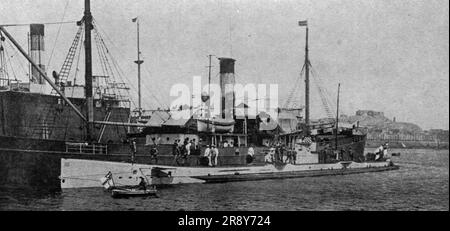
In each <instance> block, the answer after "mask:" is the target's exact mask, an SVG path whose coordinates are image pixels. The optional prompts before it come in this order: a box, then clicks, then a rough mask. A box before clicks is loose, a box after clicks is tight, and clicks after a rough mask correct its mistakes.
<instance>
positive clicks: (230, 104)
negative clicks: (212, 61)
mask: <svg viewBox="0 0 450 231" xmlns="http://www.w3.org/2000/svg"><path fill="white" fill-rule="evenodd" d="M219 61H220V90H221V97H222V100H221V109H222V113H221V116H222V118H223V119H234V106H235V105H234V104H235V99H234V84H235V78H234V62H235V61H236V60H234V59H231V58H219Z"/></svg>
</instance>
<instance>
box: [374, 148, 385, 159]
mask: <svg viewBox="0 0 450 231" xmlns="http://www.w3.org/2000/svg"><path fill="white" fill-rule="evenodd" d="M374 153H375V160H378V159H380V158H381V157H382V156H383V154H384V145H381V146H380V147H378V148H377V149H375V151H374Z"/></svg>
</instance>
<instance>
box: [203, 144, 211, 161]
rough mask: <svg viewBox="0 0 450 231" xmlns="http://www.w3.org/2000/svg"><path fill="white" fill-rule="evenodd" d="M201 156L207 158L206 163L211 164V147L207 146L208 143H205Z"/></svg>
mask: <svg viewBox="0 0 450 231" xmlns="http://www.w3.org/2000/svg"><path fill="white" fill-rule="evenodd" d="M203 156H204V157H207V158H208V165H209V166H212V164H211V149H210V148H209V145H206V149H205V154H204V155H203Z"/></svg>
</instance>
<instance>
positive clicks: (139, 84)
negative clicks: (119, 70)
mask: <svg viewBox="0 0 450 231" xmlns="http://www.w3.org/2000/svg"><path fill="white" fill-rule="evenodd" d="M132 21H133V22H136V27H137V60H136V61H134V62H135V63H136V64H137V65H138V107H139V108H138V111H139V112H138V113H139V118H141V116H142V104H141V102H142V98H141V64H142V63H143V62H144V60H141V51H140V47H139V20H138V18H137V17H136V18H134V19H133V20H132Z"/></svg>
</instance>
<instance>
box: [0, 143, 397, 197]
mask: <svg viewBox="0 0 450 231" xmlns="http://www.w3.org/2000/svg"><path fill="white" fill-rule="evenodd" d="M363 141H364V140H360V141H359V142H355V143H353V145H352V144H350V143H345V142H341V144H342V145H347V146H348V145H352V146H353V147H359V146H361V147H362V148H363V146H364V142H363ZM108 149H109V151H108V153H107V154H96V153H74V152H68V151H67V149H66V141H58V140H42V139H33V138H26V137H10V136H0V174H1V176H2V177H1V178H0V186H18V187H37V188H49V189H56V190H60V189H61V188H71V187H82V188H83V187H100V186H101V185H100V183H99V179H100V178H101V177H102V176H104V175H105V174H106V173H107V172H108V171H115V172H116V173H117V172H125V173H130V166H142V168H146V169H148V170H150V172H151V171H153V173H150V174H148V173H147V174H146V176H147V175H150V176H151V177H152V183H153V184H179V183H212V182H228V181H244V180H261V179H280V178H292V177H307V176H325V175H340V174H350V173H360V172H372V171H384V170H391V169H392V166H387V164H389V163H388V162H386V163H384V162H374V163H365V162H363V163H359V162H352V161H350V162H351V166H352V168H349V169H346V170H342V163H341V164H339V163H334V164H331V165H330V164H326V163H320V158H319V157H320V154H319V153H316V154H311V156H312V157H313V159H314V160H315V161H316V160H318V159H319V162H316V163H305V162H303V163H302V160H307V159H309V158H304V157H305V156H304V155H298V157H297V162H296V163H297V165H291V164H288V165H271V164H270V165H265V164H264V157H265V154H266V153H267V148H266V147H255V148H254V149H255V156H254V161H253V162H252V164H250V165H248V164H247V163H246V153H247V148H246V147H240V148H239V149H240V151H239V153H238V154H237V155H236V152H235V151H236V148H221V149H220V155H219V159H218V163H219V166H218V167H214V168H210V167H204V166H200V165H199V160H200V158H201V156H198V155H191V156H188V157H187V158H186V159H185V161H184V163H183V165H184V166H185V167H183V166H177V164H176V163H175V162H174V159H175V158H174V156H173V155H172V153H171V146H170V145H169V146H160V147H159V151H160V153H159V155H158V160H157V162H156V161H155V160H154V159H152V158H151V156H150V155H149V147H148V146H145V143H139V144H138V145H137V153H136V155H135V159H134V161H135V163H136V164H134V165H131V164H130V163H131V155H130V152H129V145H128V144H117V143H115V144H110V145H109V146H108ZM354 150H357V149H356V148H354ZM361 152H363V151H361ZM63 160H70V162H64V163H63V164H62V162H63ZM72 162H74V163H77V164H72ZM347 162H348V161H347ZM91 163H93V165H92V166H91ZM343 163H345V162H343ZM368 165H370V166H369V167H368ZM69 166H70V171H69V172H68V170H67V169H69V168H68V167H69ZM229 166H234V167H229ZM371 166H375V167H376V168H371ZM116 167H117V169H116ZM353 167H354V168H355V169H353ZM93 169H96V170H95V171H94V172H93ZM164 169H172V171H171V172H170V175H172V176H174V177H172V178H170V177H166V176H167V175H168V174H169V171H165V170H164ZM234 169H237V171H235V172H233V170H234ZM116 170H117V171H116ZM174 170H176V171H175V172H177V173H176V174H175V172H173V171H174ZM220 171H222V172H220ZM84 173H89V174H88V175H92V177H91V178H88V179H84V177H76V178H79V179H78V180H76V179H69V178H71V177H73V176H79V175H80V174H82V175H83V174H84ZM152 174H153V175H152ZM177 174H178V175H177ZM160 176H162V177H160ZM60 177H62V178H60ZM123 177H127V178H129V177H130V176H123ZM131 177H132V176H131ZM62 180H64V181H65V182H66V183H64V182H62Z"/></svg>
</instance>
